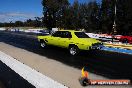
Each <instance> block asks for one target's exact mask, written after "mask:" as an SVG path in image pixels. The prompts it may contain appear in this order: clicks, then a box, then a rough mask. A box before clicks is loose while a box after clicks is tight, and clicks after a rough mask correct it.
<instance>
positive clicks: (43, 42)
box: [40, 40, 47, 48]
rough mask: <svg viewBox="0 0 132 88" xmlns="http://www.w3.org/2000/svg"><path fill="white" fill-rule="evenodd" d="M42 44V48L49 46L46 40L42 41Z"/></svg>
mask: <svg viewBox="0 0 132 88" xmlns="http://www.w3.org/2000/svg"><path fill="white" fill-rule="evenodd" d="M40 46H41V48H46V47H47V44H46V42H45V41H42V40H41V41H40Z"/></svg>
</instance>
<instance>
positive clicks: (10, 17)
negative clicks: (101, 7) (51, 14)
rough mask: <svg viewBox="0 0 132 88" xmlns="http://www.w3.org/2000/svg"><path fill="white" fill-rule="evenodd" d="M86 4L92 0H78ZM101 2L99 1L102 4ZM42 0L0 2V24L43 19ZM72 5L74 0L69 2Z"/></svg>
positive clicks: (2, 0) (1, 0)
mask: <svg viewBox="0 0 132 88" xmlns="http://www.w3.org/2000/svg"><path fill="white" fill-rule="evenodd" d="M78 1H79V3H84V2H88V1H92V0H78ZM100 1H101V0H97V2H100ZM41 2H42V0H0V22H2V23H3V22H10V21H13V22H14V21H17V20H21V21H25V20H27V19H33V18H34V17H42V16H43V15H42V11H43V7H42V5H41ZM69 2H70V3H71V4H72V3H73V2H74V0H69Z"/></svg>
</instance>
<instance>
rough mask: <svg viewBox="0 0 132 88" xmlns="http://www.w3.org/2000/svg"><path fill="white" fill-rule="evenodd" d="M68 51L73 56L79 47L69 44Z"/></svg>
mask: <svg viewBox="0 0 132 88" xmlns="http://www.w3.org/2000/svg"><path fill="white" fill-rule="evenodd" d="M69 52H70V54H71V55H72V56H75V55H77V54H78V52H79V49H78V47H77V46H70V47H69Z"/></svg>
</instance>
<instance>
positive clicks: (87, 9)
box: [0, 0, 132, 34]
mask: <svg viewBox="0 0 132 88" xmlns="http://www.w3.org/2000/svg"><path fill="white" fill-rule="evenodd" d="M131 4H132V0H102V1H101V3H97V2H96V0H91V2H85V3H79V2H78V0H74V3H73V4H70V3H69V0H42V6H43V17H42V18H40V17H35V20H32V19H28V20H26V21H25V22H22V21H16V22H14V23H13V22H9V23H0V27H1V26H10V27H11V26H26V27H29V26H30V27H47V28H48V29H50V30H51V28H56V27H57V28H64V29H76V30H78V29H85V30H86V31H88V32H103V33H109V34H110V33H113V32H114V30H113V29H116V33H117V34H128V33H131V32H132V29H131V27H132V5H131ZM115 6H116V8H117V10H116V15H115ZM114 22H115V24H116V25H115V26H114V27H113V24H114Z"/></svg>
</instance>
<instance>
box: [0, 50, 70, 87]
mask: <svg viewBox="0 0 132 88" xmlns="http://www.w3.org/2000/svg"><path fill="white" fill-rule="evenodd" d="M27 59H28V58H27ZM0 60H1V61H2V62H3V63H5V64H6V65H7V66H9V67H10V68H11V69H12V70H14V71H15V72H16V73H18V74H19V75H20V76H21V77H23V78H24V79H26V80H27V81H28V82H29V83H31V84H32V85H34V86H35V87H36V88H68V87H66V86H64V85H62V84H60V83H58V82H56V81H54V80H53V79H51V78H49V77H47V76H45V75H43V74H41V73H39V72H37V71H36V70H34V69H32V68H30V67H29V66H27V65H24V64H23V63H21V62H19V61H17V60H16V59H14V58H13V57H11V56H9V55H7V54H5V53H3V52H1V51H0ZM53 74H54V73H53Z"/></svg>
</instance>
